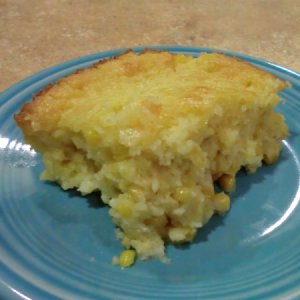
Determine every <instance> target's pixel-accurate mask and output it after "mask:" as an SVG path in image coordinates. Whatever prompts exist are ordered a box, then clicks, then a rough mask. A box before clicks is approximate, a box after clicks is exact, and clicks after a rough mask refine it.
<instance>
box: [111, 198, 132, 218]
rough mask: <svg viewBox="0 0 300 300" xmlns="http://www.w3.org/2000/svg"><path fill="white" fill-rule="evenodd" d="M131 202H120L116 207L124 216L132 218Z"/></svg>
mask: <svg viewBox="0 0 300 300" xmlns="http://www.w3.org/2000/svg"><path fill="white" fill-rule="evenodd" d="M130 204H131V203H130V202H126V203H120V204H119V205H118V206H116V207H115V210H116V211H117V212H118V214H119V215H120V216H121V217H122V218H125V219H126V218H130V217H131V216H132V209H131V207H130V206H131V205H130Z"/></svg>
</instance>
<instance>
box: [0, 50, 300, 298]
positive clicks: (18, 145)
mask: <svg viewBox="0 0 300 300" xmlns="http://www.w3.org/2000/svg"><path fill="white" fill-rule="evenodd" d="M156 48H159V49H164V50H169V51H172V52H175V53H184V54H190V55H193V56H198V55H199V53H201V52H203V51H206V52H212V51H215V50H213V49H202V48H201V49H196V48H186V47H156ZM141 49H142V48H136V49H135V50H136V51H140V50H141ZM124 50H125V49H121V50H115V51H109V52H104V53H98V54H93V55H89V56H86V57H81V58H78V59H75V60H72V61H69V62H66V63H63V64H61V65H58V66H55V67H52V68H50V69H47V70H45V71H42V72H40V73H38V74H36V75H34V76H32V77H30V78H28V79H25V80H23V81H21V82H20V83H18V84H16V85H14V86H13V87H11V88H10V89H8V90H7V91H5V92H3V93H2V94H0V105H1V106H0V170H1V180H0V298H1V299H27V300H28V299H72V300H75V299H81V300H82V299H199V298H201V299H218V298H219V299H231V300H232V299H246V298H247V299H249V298H251V299H267V298H272V299H273V298H278V299H282V298H289V299H291V298H299V297H300V238H299V231H300V217H299V216H300V205H299V199H300V183H299V181H300V163H299V154H300V139H299V134H300V122H299V120H300V107H299V104H300V75H299V74H297V73H295V72H293V71H291V70H288V69H286V68H283V67H280V66H277V65H274V64H272V63H269V62H266V61H262V60H259V59H256V58H252V57H248V56H245V55H240V54H235V53H231V52H225V51H222V52H225V53H226V54H229V55H234V56H237V57H240V58H242V59H244V60H246V61H248V62H250V63H252V64H254V65H256V66H257V67H259V68H261V69H263V70H265V71H267V72H270V73H273V74H275V75H276V76H278V77H280V78H282V79H284V80H287V81H289V82H290V83H291V84H292V87H291V88H290V89H288V90H286V91H284V92H283V93H282V96H283V97H284V98H285V99H286V102H285V103H284V104H283V103H282V104H280V105H279V107H278V110H279V111H281V112H282V113H283V114H284V115H285V116H286V120H287V123H288V126H289V128H290V136H289V137H288V138H287V139H286V140H285V141H283V151H282V155H281V157H280V159H279V161H278V162H277V163H276V164H275V165H272V166H263V167H262V168H261V169H259V170H258V172H257V173H256V174H254V175H253V176H246V175H245V174H243V173H240V174H239V175H238V179H237V182H238V185H237V186H238V187H237V191H236V192H235V193H234V194H233V195H232V198H233V204H232V208H231V211H230V212H229V214H228V215H227V216H225V217H223V218H222V217H217V216H216V217H214V218H213V219H212V221H211V222H210V223H209V224H208V225H207V226H206V227H205V228H203V229H202V230H200V231H199V234H198V235H197V238H196V240H195V242H193V243H192V244H191V245H188V246H179V247H175V246H168V248H167V253H168V256H169V257H170V258H171V260H172V262H171V264H162V263H160V262H159V261H156V260H150V261H145V262H142V261H138V262H137V263H136V264H135V266H134V267H132V268H129V269H124V270H122V269H120V268H118V267H116V266H113V265H112V264H111V259H112V256H114V255H118V254H119V253H120V252H121V250H122V247H121V246H120V244H119V242H118V241H117V240H116V239H115V234H114V226H113V224H112V222H111V219H110V217H109V216H108V213H107V207H105V206H103V205H101V203H99V201H98V199H97V196H95V195H91V196H89V197H82V196H80V195H79V194H77V193H76V192H73V191H70V192H64V191H62V190H61V189H60V188H59V187H58V186H57V185H55V184H49V183H45V182H42V181H40V180H39V174H40V172H41V170H42V168H43V166H42V163H41V159H40V157H39V155H37V154H36V153H35V152H34V151H32V150H31V149H30V147H29V146H28V145H26V144H24V142H23V139H22V134H21V132H20V130H19V129H18V128H17V127H16V124H15V122H14V120H13V119H12V116H13V114H14V113H16V112H17V111H19V110H20V108H21V106H22V105H23V103H24V102H26V101H29V100H30V99H31V97H32V95H33V94H34V93H36V92H37V91H38V90H40V89H41V88H43V87H44V86H45V85H47V84H48V83H50V82H55V81H56V80H57V79H59V78H61V77H63V76H65V75H68V74H70V73H72V72H74V71H75V70H77V69H80V68H85V67H88V66H90V65H92V64H93V63H95V62H96V61H98V60H99V59H104V58H108V57H111V56H113V55H117V54H119V53H121V52H123V51H124Z"/></svg>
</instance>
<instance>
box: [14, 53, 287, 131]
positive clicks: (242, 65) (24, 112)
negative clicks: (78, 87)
mask: <svg viewBox="0 0 300 300" xmlns="http://www.w3.org/2000/svg"><path fill="white" fill-rule="evenodd" d="M163 53H167V54H168V55H169V57H170V55H171V56H172V59H169V58H168V57H167V56H163ZM131 54H135V53H134V51H133V50H130V49H129V50H126V51H124V52H123V53H121V54H119V55H116V56H113V57H110V58H108V59H104V60H100V61H99V62H97V63H95V64H94V65H93V66H91V67H89V68H85V69H80V70H77V71H76V72H75V73H73V74H71V75H68V76H66V77H64V78H61V79H59V80H58V81H57V82H56V83H55V84H49V85H47V86H46V87H45V88H43V89H42V90H41V91H40V92H38V93H37V94H36V95H35V96H34V97H33V98H32V102H31V103H27V104H25V105H24V106H23V107H22V109H21V111H20V112H19V113H18V114H16V115H15V116H14V118H15V120H16V122H17V124H18V125H19V126H20V127H21V128H24V127H28V126H30V124H31V121H30V119H31V117H29V116H32V115H34V114H35V113H36V112H37V111H39V107H40V106H44V108H45V109H44V108H43V109H41V111H42V114H44V116H43V117H45V118H46V117H47V116H46V114H47V113H50V114H55V113H56V112H57V110H59V111H60V110H61V108H57V107H56V108H55V110H53V111H49V110H47V107H48V106H51V105H50V102H51V101H50V99H51V97H50V96H49V95H51V93H52V91H53V90H54V89H56V88H59V86H60V85H63V83H64V82H68V81H69V80H70V79H72V78H76V77H77V76H78V75H81V74H84V73H88V72H91V70H95V69H99V68H101V67H102V66H105V65H107V64H109V63H111V62H118V61H120V60H122V58H126V56H127V55H131ZM147 54H162V57H161V59H165V62H164V64H166V65H167V64H169V66H170V67H171V68H174V67H175V59H174V58H175V57H176V54H175V53H171V52H167V51H163V50H158V49H144V50H143V51H141V52H140V53H139V54H138V55H137V56H143V55H147ZM215 54H216V55H218V56H219V58H218V59H217V61H216V64H220V66H223V67H226V68H227V69H226V70H225V71H224V72H227V73H226V76H227V77H228V78H230V77H231V76H237V72H239V71H241V70H242V69H248V68H251V69H249V70H252V72H253V71H254V70H255V72H256V73H257V74H259V75H261V76H269V78H270V79H272V80H276V81H278V90H281V89H284V88H285V87H287V86H288V84H287V83H285V82H283V81H281V80H279V79H278V78H277V77H276V76H274V75H272V74H267V75H266V73H265V72H264V71H262V70H260V69H258V68H257V67H255V66H253V65H252V64H250V63H248V62H245V61H243V60H241V59H240V58H237V57H234V56H227V55H225V54H223V53H218V52H215ZM202 55H210V54H207V53H201V54H200V57H201V56H202ZM220 58H221V59H220ZM158 59H159V57H158ZM231 66H232V67H233V68H231ZM122 68H123V72H124V75H125V76H127V77H131V76H134V75H136V74H138V73H140V72H143V71H144V70H143V67H142V66H140V65H139V63H138V62H136V61H135V60H134V59H132V60H129V62H128V61H126V60H124V62H122ZM231 70H232V71H231ZM45 99H46V100H45ZM43 101H45V105H40V103H41V102H43ZM66 105H67V104H66V103H60V104H59V106H64V107H65V106H66ZM39 118H41V117H39ZM44 123H45V122H44Z"/></svg>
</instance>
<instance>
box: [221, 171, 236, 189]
mask: <svg viewBox="0 0 300 300" xmlns="http://www.w3.org/2000/svg"><path fill="white" fill-rule="evenodd" d="M219 184H220V186H221V188H222V189H223V190H224V191H225V192H227V193H229V192H232V191H234V190H235V186H236V182H235V177H234V176H231V175H227V174H225V175H223V176H222V177H221V178H220V179H219Z"/></svg>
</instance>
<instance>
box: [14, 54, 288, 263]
mask: <svg viewBox="0 0 300 300" xmlns="http://www.w3.org/2000/svg"><path fill="white" fill-rule="evenodd" d="M286 87H287V83H285V82H283V81H281V80H280V79H278V78H276V77H274V76H273V75H270V74H267V73H265V72H263V71H261V70H259V69H257V68H255V67H254V66H252V65H250V64H248V63H246V62H243V61H241V60H238V59H236V58H233V57H228V56H225V55H223V54H220V53H212V54H208V53H202V54H201V55H200V57H199V58H193V57H191V56H188V55H182V54H171V53H168V52H164V51H152V50H148V51H144V52H142V53H141V54H139V55H137V54H134V53H133V52H130V51H129V52H127V53H125V54H122V55H120V56H118V57H115V58H113V59H109V60H107V61H104V62H103V61H102V62H99V63H98V64H96V65H94V66H92V67H90V68H88V69H84V70H80V71H78V72H76V73H75V74H72V75H70V76H67V77H65V78H63V79H61V80H59V81H58V82H57V83H56V84H54V85H53V86H49V87H47V88H46V89H44V90H42V91H41V92H40V93H39V94H37V95H36V96H35V97H34V99H33V101H32V102H31V103H27V104H25V105H24V106H23V108H22V109H21V111H20V112H19V113H18V114H17V115H15V120H16V122H17V124H18V126H19V127H21V129H22V130H23V133H24V135H25V139H26V141H27V142H28V143H30V144H31V145H32V146H33V148H34V149H36V150H37V151H38V152H40V153H41V154H42V156H43V161H44V165H45V170H44V172H43V173H42V175H41V178H42V179H44V180H50V181H55V182H57V183H58V184H59V185H61V187H62V188H63V189H71V188H76V189H77V190H78V191H80V192H81V193H82V194H88V193H91V192H94V191H101V196H102V200H103V201H104V202H105V203H106V204H108V206H109V208H110V209H109V213H110V215H111V216H112V218H113V221H114V223H115V224H116V226H117V237H118V239H119V240H120V241H121V242H122V244H123V245H124V246H125V248H126V249H131V248H133V249H135V250H136V252H137V255H138V257H139V258H140V259H147V258H150V257H155V258H159V259H162V260H163V259H165V247H164V245H165V243H166V242H173V243H182V242H189V241H192V240H193V238H194V236H195V234H196V232H197V230H198V228H201V227H202V226H203V225H204V224H205V223H207V222H208V221H209V219H210V218H211V217H212V215H213V214H214V213H219V214H224V213H225V212H226V211H227V210H228V209H229V206H230V198H229V196H228V195H227V194H226V193H224V192H221V193H220V192H219V193H217V192H216V191H215V188H214V181H218V182H219V184H220V186H221V188H222V189H223V190H224V191H225V192H229V191H230V190H232V189H233V188H234V185H235V176H236V173H237V172H238V171H239V170H240V169H241V168H242V167H244V168H245V169H246V170H247V172H249V173H253V172H255V171H256V169H257V168H258V167H260V166H261V165H262V161H265V162H266V163H272V162H274V161H276V160H277V158H278V155H279V152H280V149H281V142H280V141H281V140H282V139H283V138H284V137H285V136H286V135H287V132H288V130H287V126H286V125H285V123H284V118H283V116H282V115H280V114H279V113H277V112H275V111H274V108H275V106H276V105H277V104H278V102H279V101H280V97H279V96H278V93H279V92H280V91H282V90H283V89H284V88H286ZM245 213H246V212H245Z"/></svg>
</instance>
